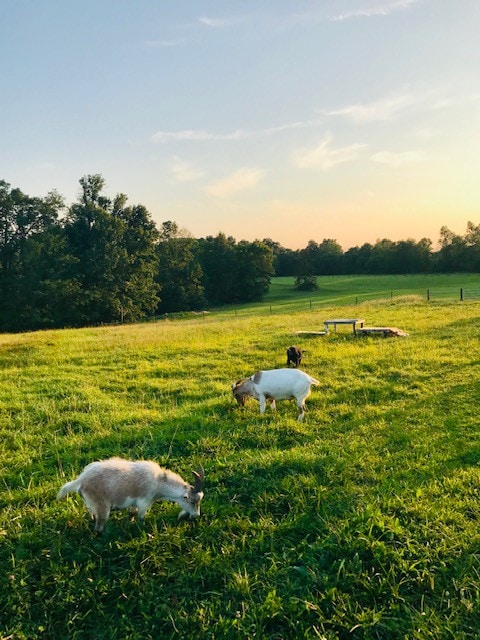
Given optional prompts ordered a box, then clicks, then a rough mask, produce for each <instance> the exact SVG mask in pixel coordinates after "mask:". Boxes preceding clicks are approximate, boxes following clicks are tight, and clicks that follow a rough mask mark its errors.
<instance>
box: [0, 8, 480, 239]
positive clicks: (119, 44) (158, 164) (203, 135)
mask: <svg viewBox="0 0 480 640" xmlns="http://www.w3.org/2000/svg"><path fill="white" fill-rule="evenodd" d="M479 31H480V4H479V3H478V2H477V1H476V0H459V1H458V2H455V3H439V2H438V1H435V0H326V1H322V2H312V1H307V0H295V1H294V0H266V1H265V2H261V3H257V2H252V1H249V0H247V1H246V2H241V3H240V2H224V1H222V2H220V1H219V0H217V1H205V2H193V1H191V0H186V1H185V2H182V3H162V2H161V3H151V2H146V1H145V0H138V1H137V2H135V3H131V2H127V1H125V0H120V1H115V2H113V1H112V0H108V1H106V2H102V3H97V2H93V0H86V1H84V2H82V3H76V2H65V3H58V2H53V0H44V2H41V3H30V2H24V1H23V0H6V1H5V2H4V3H3V5H2V23H1V24H0V36H1V37H0V53H1V54H2V59H3V60H5V61H8V65H6V66H5V69H4V77H3V86H4V92H3V97H2V106H1V113H2V117H1V119H0V130H1V140H2V144H1V145H0V179H4V180H6V181H7V182H9V183H10V184H11V185H12V187H18V188H20V189H21V190H22V191H24V192H25V193H27V194H29V195H32V196H43V195H45V194H46V193H47V192H48V191H51V190H53V189H56V190H57V191H58V192H59V193H61V194H62V195H63V196H65V198H66V202H67V204H71V203H72V202H73V201H75V200H76V199H77V197H78V194H79V182H78V181H79V179H80V178H81V177H82V176H83V175H86V174H93V173H100V174H102V176H103V177H104V179H105V182H106V195H109V196H114V195H115V194H117V193H124V194H126V195H127V197H128V201H129V203H131V204H136V203H140V204H143V205H145V206H146V207H147V209H148V210H149V212H150V213H151V215H152V217H153V219H154V220H155V221H156V222H157V224H161V223H162V222H164V221H166V220H172V221H175V222H176V223H177V224H178V225H179V227H182V228H186V229H187V230H188V231H189V232H190V233H191V234H192V235H194V236H195V237H204V236H207V235H216V234H217V233H219V232H223V233H225V234H226V235H228V236H233V237H234V238H235V239H236V240H242V239H246V240H254V239H263V238H271V239H272V240H274V241H277V242H279V243H280V244H281V245H283V246H285V247H288V248H291V249H298V248H302V247H304V246H306V245H307V243H308V241H309V240H315V241H316V242H321V241H322V240H323V239H334V240H336V241H337V242H338V243H339V244H340V245H341V246H342V247H343V248H344V249H345V250H346V249H348V248H350V247H353V246H357V245H361V244H364V243H366V242H369V243H372V244H373V243H375V241H376V240H377V239H382V238H388V239H390V240H394V241H396V240H402V239H409V238H411V239H414V240H417V241H418V240H420V239H422V238H424V237H427V238H429V239H430V240H432V242H433V244H434V246H436V244H437V241H438V239H439V235H440V229H441V227H442V226H446V227H448V228H449V229H451V230H452V231H453V232H455V233H458V234H459V235H462V234H464V233H465V230H466V226H467V223H468V221H472V222H474V223H475V224H479V223H480V179H479V175H480V77H479V71H478V70H479V69H480V40H479V38H478V33H479ZM6 89H8V91H7V90H6Z"/></svg>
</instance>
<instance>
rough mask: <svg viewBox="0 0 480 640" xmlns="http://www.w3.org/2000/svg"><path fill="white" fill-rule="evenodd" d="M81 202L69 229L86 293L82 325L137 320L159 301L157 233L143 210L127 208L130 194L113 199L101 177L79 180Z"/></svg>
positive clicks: (80, 302)
mask: <svg viewBox="0 0 480 640" xmlns="http://www.w3.org/2000/svg"><path fill="white" fill-rule="evenodd" d="M80 185H81V187H82V191H81V194H80V198H79V201H78V202H77V203H75V204H73V205H72V206H71V207H70V210H69V213H68V217H67V221H66V225H65V230H66V234H67V238H68V243H69V252H70V253H71V254H72V255H73V256H74V257H75V258H76V265H75V276H76V279H77V280H78V282H79V283H80V288H81V295H80V296H78V297H77V299H76V300H75V304H74V305H73V308H72V317H73V318H75V319H76V322H77V323H80V324H85V323H98V322H112V321H119V320H120V321H122V320H124V319H127V320H137V319H140V318H142V317H144V316H145V315H147V314H149V313H153V312H154V310H155V308H156V305H157V303H158V297H157V292H158V284H157V283H156V281H155V275H156V259H157V258H156V253H155V241H156V239H157V235H158V232H157V230H156V227H155V225H154V223H153V222H152V221H151V219H150V216H149V214H148V212H147V210H146V209H145V208H144V207H143V206H136V207H125V203H126V196H124V195H123V194H120V195H117V196H116V197H115V198H114V199H113V200H110V199H108V198H106V197H104V196H103V195H101V191H102V189H103V187H104V180H103V178H102V177H101V176H99V175H91V176H85V177H84V178H82V179H81V180H80Z"/></svg>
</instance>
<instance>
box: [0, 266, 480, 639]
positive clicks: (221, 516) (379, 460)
mask: <svg viewBox="0 0 480 640" xmlns="http://www.w3.org/2000/svg"><path fill="white" fill-rule="evenodd" d="M401 278H402V277H399V279H398V281H397V285H398V286H394V284H395V283H394V282H393V281H392V282H391V288H392V290H394V291H397V290H400V289H401V287H400V283H403V282H405V283H406V280H405V279H401ZM464 281H465V280H464ZM334 284H335V283H334V282H333V279H332V287H333V285H334ZM456 284H457V283H455V285H456ZM279 286H280V285H279ZM341 286H342V285H341V283H338V284H337V289H338V290H339V291H340V289H341ZM410 293H412V290H411V289H410ZM274 295H275V291H274V292H273V293H272V296H274ZM339 295H341V294H339ZM329 316H361V317H364V318H365V319H366V321H367V324H369V325H389V326H397V327H400V328H401V329H404V330H405V331H407V332H408V333H409V334H410V335H409V337H408V338H387V339H383V338H378V337H363V338H360V337H355V336H354V335H353V334H352V332H351V329H350V328H348V329H341V328H339V330H338V332H337V333H330V334H329V335H327V336H315V337H314V336H310V337H308V336H301V337H299V336H296V335H295V332H296V331H301V330H310V329H313V328H315V329H318V328H322V325H323V320H324V319H325V318H327V317H329ZM479 338H480V301H478V302H476V301H466V302H463V303H461V302H459V301H457V300H453V299H452V300H446V299H444V300H438V301H435V300H434V301H431V302H429V303H428V302H426V300H425V299H424V298H423V297H421V296H415V295H408V296H399V297H396V296H393V297H389V296H387V297H383V296H382V297H381V299H378V300H370V301H369V302H366V303H362V304H358V305H342V304H341V303H339V302H336V303H335V304H334V305H330V306H329V305H328V304H326V305H324V306H322V307H321V308H319V309H318V310H315V309H314V310H313V311H310V310H305V311H294V312H290V313H288V314H286V313H279V314H275V313H270V314H260V313H259V314H258V315H249V316H246V317H242V316H238V317H234V316H232V315H231V314H229V315H228V314H218V315H217V314H211V315H207V316H203V317H193V318H189V319H183V320H178V321H169V320H167V321H165V320H162V321H160V322H156V323H149V324H142V325H130V326H117V327H102V328H95V329H81V330H63V331H52V332H49V331H45V332H38V333H28V334H17V335H0V476H1V482H0V507H1V516H0V517H1V520H0V567H1V572H0V638H11V639H12V640H26V639H29V640H30V639H33V638H72V639H73V638H75V639H77V638H78V639H79V638H82V639H83V638H85V639H87V638H89V639H91V638H101V639H117V638H122V639H126V638H128V639H130V638H131V639H137V638H138V640H140V639H142V640H145V639H150V638H151V639H156V640H157V639H162V640H163V639H170V638H171V639H174V638H175V639H177V638H188V639H196V640H197V639H200V640H203V639H217V638H238V639H247V638H248V639H249V638H265V639H266V638H268V639H272V640H273V639H289V638H292V639H294V638H324V639H327V640H333V639H344V638H352V639H359V638H363V639H370V638H372V639H373V638H384V639H385V640H387V639H388V640H391V639H397V638H398V639H413V638H416V639H418V640H424V639H433V640H440V639H444V638H445V639H446V638H449V639H455V640H456V639H460V640H461V639H470V638H472V639H474V638H478V637H479V632H478V630H479V629H480V527H479V522H480V501H479V487H480V482H479V481H480V424H479V418H478V414H479V411H478V409H479V402H478V399H479V395H480V357H479ZM290 344H299V345H300V346H302V347H303V348H304V350H305V352H306V353H305V358H304V362H303V363H302V368H303V369H304V370H305V371H307V372H308V373H310V374H312V375H314V376H315V377H317V378H319V379H320V380H321V382H322V385H321V386H320V387H317V388H314V389H313V391H312V395H311V396H310V398H309V399H308V400H307V415H306V417H305V420H304V422H298V421H297V420H296V417H297V410H296V407H295V405H294V403H292V402H279V403H278V409H277V413H276V414H272V413H271V412H268V409H267V413H266V414H265V416H263V417H262V416H260V414H259V408H258V403H256V402H255V401H254V400H250V401H249V402H247V405H246V407H245V408H244V409H243V410H242V409H239V408H237V407H236V406H235V405H234V403H233V401H232V398H231V391H230V385H231V383H232V382H234V381H235V380H236V379H238V378H240V377H243V376H245V375H247V374H251V373H253V372H254V371H255V370H256V369H258V368H274V367H281V366H284V364H285V361H286V356H285V349H286V347H287V346H289V345H290ZM111 455H121V456H124V457H130V458H154V459H155V460H157V462H159V463H160V464H162V465H165V466H168V467H169V468H171V469H173V470H175V471H177V472H179V473H180V474H182V475H183V476H184V477H185V478H191V470H192V469H196V467H197V465H198V463H200V462H201V463H202V464H203V466H204V468H205V471H206V489H205V498H204V502H203V505H202V507H203V508H202V517H201V518H200V519H199V520H198V521H187V522H178V521H177V515H178V512H179V508H178V507H177V506H176V505H174V504H172V503H157V504H156V505H154V506H153V507H152V508H151V510H150V511H149V512H148V513H147V517H146V520H145V522H144V523H143V524H140V523H138V522H137V521H136V520H135V519H134V518H133V517H132V516H131V515H130V514H129V513H128V512H126V511H123V512H115V513H114V514H112V517H111V519H110V520H109V522H108V523H107V526H106V531H105V533H104V534H103V535H102V536H98V535H95V534H94V533H93V529H92V526H91V523H90V522H89V519H88V514H87V511H86V509H85V507H84V504H83V501H82V500H81V498H80V497H79V496H77V495H73V496H71V497H69V498H68V499H67V500H65V501H61V502H59V501H56V500H55V495H56V493H57V491H58V489H59V487H60V486H61V485H62V484H63V483H64V482H65V481H66V480H70V479H72V478H73V477H74V476H76V475H77V474H78V473H79V472H80V470H81V469H82V468H83V466H84V465H85V464H87V463H88V462H91V461H92V460H94V459H99V458H104V457H109V456H111Z"/></svg>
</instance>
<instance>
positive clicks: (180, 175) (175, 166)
mask: <svg viewBox="0 0 480 640" xmlns="http://www.w3.org/2000/svg"><path fill="white" fill-rule="evenodd" d="M172 173H173V176H174V177H175V180H177V181H178V182H193V181H194V180H198V179H199V178H201V177H202V176H204V175H205V174H204V172H203V171H200V170H198V169H195V167H193V165H192V164H191V163H190V162H185V161H184V160H182V159H181V158H178V157H175V158H173V163H172Z"/></svg>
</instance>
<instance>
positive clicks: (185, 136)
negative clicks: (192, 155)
mask: <svg viewBox="0 0 480 640" xmlns="http://www.w3.org/2000/svg"><path fill="white" fill-rule="evenodd" d="M323 121H324V118H323V117H318V118H313V119H311V120H299V121H297V122H287V123H285V124H280V125H278V126H276V127H266V128H265V129H254V130H250V131H249V130H247V129H236V130H234V131H229V132H226V133H213V132H211V131H205V130H203V129H182V130H179V131H157V132H156V133H154V134H153V135H152V140H153V142H171V141H174V142H182V141H183V142H188V141H200V142H201V141H209V140H210V141H229V140H246V139H249V138H261V137H262V136H269V135H274V134H277V133H282V132H284V131H293V130H296V129H307V128H309V127H315V126H319V125H320V124H322V123H323Z"/></svg>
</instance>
